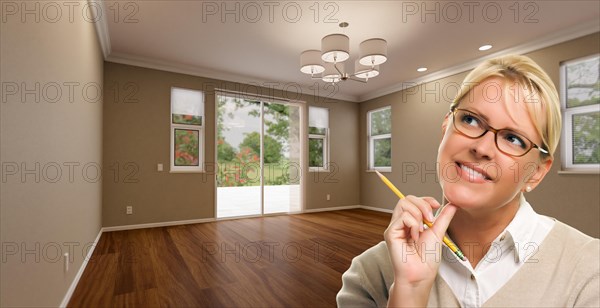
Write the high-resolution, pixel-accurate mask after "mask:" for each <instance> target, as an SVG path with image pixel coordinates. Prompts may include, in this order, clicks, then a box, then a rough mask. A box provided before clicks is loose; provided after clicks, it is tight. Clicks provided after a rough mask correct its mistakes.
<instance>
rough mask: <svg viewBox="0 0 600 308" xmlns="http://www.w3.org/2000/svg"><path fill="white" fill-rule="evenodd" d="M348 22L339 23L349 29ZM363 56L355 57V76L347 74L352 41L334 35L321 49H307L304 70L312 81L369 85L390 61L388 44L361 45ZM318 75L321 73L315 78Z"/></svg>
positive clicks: (374, 41) (378, 40) (302, 62)
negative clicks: (349, 81)
mask: <svg viewBox="0 0 600 308" xmlns="http://www.w3.org/2000/svg"><path fill="white" fill-rule="evenodd" d="M348 25H349V24H348V23H347V22H342V23H340V24H339V26H340V28H342V29H343V28H347V27H348ZM359 47H360V53H359V56H358V57H356V56H353V57H352V60H350V61H348V62H352V61H354V60H356V61H354V73H346V65H345V63H346V62H345V61H346V60H349V59H350V38H349V37H348V36H346V35H344V34H339V33H335V34H330V35H327V36H325V37H323V38H322V39H321V50H314V49H310V50H305V51H303V52H302V53H301V54H300V71H301V72H302V73H305V74H308V75H310V77H311V78H312V79H319V78H320V79H322V80H323V81H325V82H328V83H336V82H339V81H346V80H354V81H358V82H362V83H367V82H368V81H369V79H370V78H373V77H377V76H378V75H379V64H382V63H384V62H385V61H387V42H386V40H384V39H381V38H373V39H368V40H366V41H363V42H362V43H360V46H359ZM316 74H320V75H317V76H315V75H316Z"/></svg>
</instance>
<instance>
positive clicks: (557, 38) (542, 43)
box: [358, 20, 600, 103]
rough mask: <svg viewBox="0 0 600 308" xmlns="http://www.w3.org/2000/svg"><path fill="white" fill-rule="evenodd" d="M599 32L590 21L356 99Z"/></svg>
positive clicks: (372, 97)
mask: <svg viewBox="0 0 600 308" xmlns="http://www.w3.org/2000/svg"><path fill="white" fill-rule="evenodd" d="M599 31H600V23H599V22H598V20H592V21H590V22H587V23H582V24H579V25H577V26H575V27H572V28H567V29H564V30H562V31H558V32H554V33H552V34H550V35H547V36H543V37H541V38H539V39H537V40H534V41H531V42H529V43H525V44H522V45H517V46H514V47H511V48H507V49H503V50H501V51H498V52H495V53H492V54H489V55H486V56H483V57H479V58H477V59H475V60H472V61H468V62H465V63H462V64H458V65H455V66H452V67H449V68H445V69H442V70H439V71H437V72H433V73H431V74H427V75H424V76H422V77H419V78H415V79H412V80H407V81H403V82H401V83H397V84H394V85H391V86H388V87H385V88H382V89H379V90H377V91H374V92H371V93H369V94H366V95H361V96H359V97H358V101H359V102H361V103H362V102H366V101H368V100H371V99H374V98H378V97H381V96H384V95H388V94H391V93H394V92H398V91H402V90H405V89H408V88H412V87H414V86H416V85H419V84H423V83H426V82H431V81H434V80H438V79H441V78H445V77H448V76H452V75H456V74H459V73H462V72H466V71H469V70H471V69H473V68H475V67H476V66H477V65H478V64H479V63H481V62H483V61H485V60H489V59H493V58H496V57H499V56H503V55H508V54H526V53H529V52H532V51H536V50H540V49H542V48H546V47H549V46H552V45H556V44H560V43H563V42H566V41H570V40H573V39H576V38H579V37H582V36H585V35H588V34H592V33H596V32H599Z"/></svg>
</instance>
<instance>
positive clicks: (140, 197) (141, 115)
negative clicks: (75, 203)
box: [103, 62, 359, 227]
mask: <svg viewBox="0 0 600 308" xmlns="http://www.w3.org/2000/svg"><path fill="white" fill-rule="evenodd" d="M104 78H105V79H104V82H105V84H106V85H107V86H106V88H105V93H104V95H105V97H106V99H107V103H106V104H104V148H103V154H104V164H105V165H106V166H113V167H112V168H111V172H112V173H111V174H110V176H107V177H105V181H104V182H103V185H104V186H103V226H106V227H107V226H119V225H130V224H142V223H153V222H167V221H178V220H191V219H202V218H213V217H215V213H214V209H215V206H214V203H215V182H214V181H215V176H214V174H213V172H207V173H189V174H183V173H169V163H170V162H169V147H170V139H169V138H170V126H169V125H170V124H169V121H170V119H169V117H170V113H169V112H170V89H171V87H182V88H189V89H198V90H204V91H205V93H206V97H205V101H206V103H205V115H206V133H205V138H206V139H205V147H206V150H205V152H204V154H205V156H206V159H205V161H206V162H207V163H209V164H211V163H214V156H215V146H214V144H215V138H214V136H215V116H214V115H215V96H214V88H215V87H216V88H225V89H229V90H238V91H240V90H242V91H243V90H244V89H248V90H249V91H250V92H252V93H256V88H255V87H245V86H242V87H240V85H239V84H234V83H230V82H223V81H219V80H214V79H207V78H201V77H196V76H190V75H184V74H177V73H170V72H165V71H159V70H152V69H146V68H140V67H135V66H129V65H123V64H116V63H110V62H105V65H104ZM117 88H118V89H119V91H120V93H121V94H120V96H119V99H118V100H117V101H114V95H115V89H117ZM274 88H275V89H281V88H283V83H280V85H279V86H274ZM134 89H136V93H135V94H133V92H131V91H133V90H134ZM292 89H293V88H292ZM259 93H261V94H269V93H271V92H269V90H268V89H265V88H263V89H260V91H259ZM125 94H131V99H133V101H132V102H129V103H125V102H124V95H125ZM296 94H297V93H281V91H277V90H276V91H275V93H274V96H275V97H283V98H296ZM299 99H300V100H303V101H306V103H307V104H308V105H314V106H321V107H326V108H329V109H330V128H331V141H332V145H331V156H332V162H335V163H336V165H337V166H338V171H337V173H335V174H329V175H330V177H329V179H328V180H331V181H332V183H324V182H325V174H319V175H320V177H315V173H308V172H307V170H303V175H304V176H307V175H308V176H307V178H306V180H307V182H306V195H305V196H306V204H307V208H308V209H313V208H322V207H331V206H345V205H356V204H358V203H359V179H358V175H359V172H358V166H357V161H358V140H357V139H358V138H357V137H358V129H357V127H358V104H354V103H348V102H342V101H331V102H323V99H322V98H316V99H315V97H312V96H309V95H303V96H302V97H300V98H299ZM304 108H306V106H304ZM305 155H306V154H305ZM158 163H162V164H163V166H164V170H165V171H163V172H157V171H156V167H157V164H158ZM127 164H129V165H127ZM117 167H118V168H117ZM134 168H136V169H134ZM117 169H118V170H119V176H118V177H117V178H114V175H115V174H116V173H114V171H115V170H117ZM126 175H130V177H129V178H127V179H126V178H125V176H126ZM132 181H133V182H132ZM327 193H330V194H331V201H326V197H325V196H326V194H327ZM128 204H131V205H132V206H133V207H134V210H133V212H134V214H133V215H126V214H125V206H126V205H128Z"/></svg>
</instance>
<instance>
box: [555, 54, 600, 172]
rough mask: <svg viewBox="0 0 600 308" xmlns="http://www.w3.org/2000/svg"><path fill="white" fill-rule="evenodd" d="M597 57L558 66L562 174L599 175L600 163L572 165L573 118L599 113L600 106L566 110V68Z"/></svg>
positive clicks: (588, 57)
mask: <svg viewBox="0 0 600 308" xmlns="http://www.w3.org/2000/svg"><path fill="white" fill-rule="evenodd" d="M597 57H600V54H593V55H589V56H585V57H579V58H576V59H573V60H569V61H564V62H562V63H561V64H560V107H561V113H562V126H563V129H562V142H561V149H560V153H561V167H562V172H567V173H568V172H574V173H593V174H599V173H600V163H599V164H573V116H575V115H578V114H585V113H590V112H600V104H593V105H587V106H578V107H569V108H567V66H568V65H571V64H576V63H580V62H584V61H588V60H590V59H593V58H597Z"/></svg>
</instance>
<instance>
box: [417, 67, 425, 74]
mask: <svg viewBox="0 0 600 308" xmlns="http://www.w3.org/2000/svg"><path fill="white" fill-rule="evenodd" d="M425 71H427V68H426V67H419V68H418V69H417V72H419V73H422V72H425Z"/></svg>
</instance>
